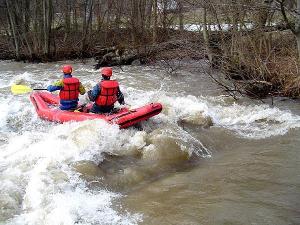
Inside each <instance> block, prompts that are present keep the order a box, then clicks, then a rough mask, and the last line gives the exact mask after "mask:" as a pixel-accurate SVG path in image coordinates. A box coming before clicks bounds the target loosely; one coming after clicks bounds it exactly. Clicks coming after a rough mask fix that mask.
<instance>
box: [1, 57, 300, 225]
mask: <svg viewBox="0 0 300 225" xmlns="http://www.w3.org/2000/svg"><path fill="white" fill-rule="evenodd" d="M65 63H71V64H72V65H73V67H74V75H76V76H77V77H78V78H80V80H81V81H82V83H83V84H84V85H85V86H86V87H87V89H90V88H91V87H92V86H93V85H94V84H95V82H96V81H98V80H99V79H100V75H99V72H98V71H94V70H93V69H92V65H93V63H94V62H93V61H92V60H86V61H85V62H81V61H75V62H74V61H72V62H56V63H45V64H42V63H41V64H24V63H19V62H11V61H0V181H1V182H0V224H9V225H14V224H20V225H25V224H28V225H32V224H34V225H40V224H51V225H53V224H62V225H71V224H145V225H148V224H153V225H154V224H160V225H162V224H189V225H193V224H195V225H196V224H226V225H227V224H230V225H231V224H236V225H239V224H264V225H266V224H270V225H281V224H300V173H299V171H300V156H299V150H300V147H299V146H300V129H299V128H300V104H299V103H300V102H299V101H297V100H288V99H284V98H275V99H274V105H273V106H272V105H270V104H269V103H270V102H271V101H270V100H268V99H267V100H265V102H266V103H262V102H260V101H257V100H251V99H248V98H242V99H240V100H238V101H234V100H233V99H231V98H229V97H227V96H225V95H223V94H222V92H221V90H220V89H219V88H218V86H216V85H215V84H214V83H213V82H212V81H211V79H210V78H209V77H208V76H207V74H206V73H204V72H203V71H201V70H202V69H199V68H197V64H199V63H191V64H193V65H196V66H195V67H191V66H188V64H182V70H180V71H178V73H177V74H173V75H170V74H167V73H166V72H165V70H164V69H163V68H162V67H158V66H149V67H148V66H122V68H120V67H115V68H114V77H115V78H116V79H118V80H119V82H120V84H121V90H122V91H123V93H124V96H125V100H126V102H127V103H128V104H129V105H131V106H132V107H136V106H142V105H144V104H146V103H148V102H161V103H162V104H163V107H164V109H163V112H162V113H161V114H159V115H158V116H156V117H153V118H151V119H149V120H148V121H145V122H143V123H141V124H140V127H137V128H130V129H126V130H120V129H119V128H118V127H117V126H115V125H108V124H106V123H105V122H103V121H84V122H69V123H65V124H57V123H52V122H48V121H43V120H41V119H39V118H38V116H37V115H36V113H35V111H34V107H33V106H32V104H31V103H30V100H29V94H24V95H19V96H14V95H12V94H11V93H10V86H11V85H12V84H14V83H21V84H27V85H30V86H31V87H36V88H43V87H46V86H47V85H49V84H51V83H52V82H54V81H55V80H57V79H59V78H60V77H61V72H60V68H61V66H62V65H63V64H65ZM200 68H202V66H200ZM80 101H82V102H84V101H86V98H85V96H82V97H80Z"/></svg>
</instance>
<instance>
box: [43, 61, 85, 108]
mask: <svg viewBox="0 0 300 225" xmlns="http://www.w3.org/2000/svg"><path fill="white" fill-rule="evenodd" d="M72 71H73V69H72V66H70V65H65V66H63V68H62V72H63V74H64V77H63V79H61V80H59V81H57V82H55V83H54V84H53V85H49V86H48V87H47V90H48V91H50V92H53V91H57V90H60V91H59V98H60V109H61V110H70V111H73V110H75V109H76V108H77V105H78V96H79V93H80V94H81V95H84V94H85V88H84V86H83V85H82V84H81V83H80V81H79V79H78V78H76V77H72Z"/></svg>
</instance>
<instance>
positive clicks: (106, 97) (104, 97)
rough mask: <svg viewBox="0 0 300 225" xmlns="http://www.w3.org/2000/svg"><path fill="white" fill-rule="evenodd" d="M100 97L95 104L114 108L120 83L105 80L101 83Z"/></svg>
mask: <svg viewBox="0 0 300 225" xmlns="http://www.w3.org/2000/svg"><path fill="white" fill-rule="evenodd" d="M99 87H101V89H100V95H99V96H98V97H97V98H96V101H95V103H96V104H97V105H99V106H112V105H114V103H115V102H116V101H117V93H118V87H119V83H118V81H116V80H103V81H101V82H100V83H99Z"/></svg>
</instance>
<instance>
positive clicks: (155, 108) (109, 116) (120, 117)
mask: <svg viewBox="0 0 300 225" xmlns="http://www.w3.org/2000/svg"><path fill="white" fill-rule="evenodd" d="M30 100H31V102H32V104H33V105H34V107H35V110H36V112H37V114H38V116H39V117H40V118H42V119H45V120H49V121H54V122H59V123H64V122H69V121H83V120H93V119H102V120H105V121H107V122H108V123H111V124H118V125H119V126H120V128H127V127H130V126H133V125H134V124H136V123H138V122H141V121H144V120H147V119H149V118H150V117H153V116H155V115H157V114H159V113H160V112H161V110H162V105H161V104H160V103H150V104H148V105H145V106H143V107H140V108H136V109H130V110H129V109H128V108H126V107H124V108H121V109H120V110H119V111H117V112H116V113H105V114H93V113H87V112H71V111H64V110H60V109H59V108H58V105H59V97H58V96H57V95H53V94H51V93H49V92H33V93H32V94H31V95H30Z"/></svg>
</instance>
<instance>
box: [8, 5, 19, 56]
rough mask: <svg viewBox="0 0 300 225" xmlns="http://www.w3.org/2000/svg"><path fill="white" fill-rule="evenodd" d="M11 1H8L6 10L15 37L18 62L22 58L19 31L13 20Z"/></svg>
mask: <svg viewBox="0 0 300 225" xmlns="http://www.w3.org/2000/svg"><path fill="white" fill-rule="evenodd" d="M8 2H9V0H6V8H7V13H8V17H9V18H8V19H9V23H10V28H11V33H12V35H13V40H14V45H15V54H16V59H17V60H18V59H19V58H20V52H19V41H18V37H17V31H16V26H15V22H14V19H13V15H12V11H11V8H10V5H9V3H8Z"/></svg>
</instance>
